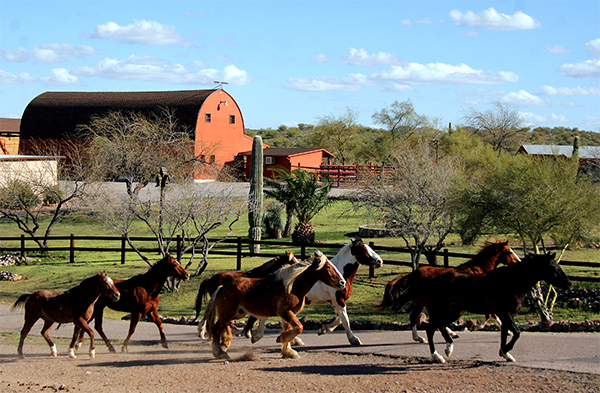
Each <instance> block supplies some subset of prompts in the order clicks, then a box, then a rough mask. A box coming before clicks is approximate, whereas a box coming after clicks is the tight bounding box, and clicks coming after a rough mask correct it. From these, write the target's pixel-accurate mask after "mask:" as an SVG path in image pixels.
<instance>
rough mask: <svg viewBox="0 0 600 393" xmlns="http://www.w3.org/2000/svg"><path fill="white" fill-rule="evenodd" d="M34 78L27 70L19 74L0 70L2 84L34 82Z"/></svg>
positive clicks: (0, 82)
mask: <svg viewBox="0 0 600 393" xmlns="http://www.w3.org/2000/svg"><path fill="white" fill-rule="evenodd" d="M33 81H34V79H33V78H32V77H31V75H29V73H27V72H21V73H19V74H18V75H16V74H12V73H10V72H6V71H3V70H0V84H18V83H27V82H33Z"/></svg>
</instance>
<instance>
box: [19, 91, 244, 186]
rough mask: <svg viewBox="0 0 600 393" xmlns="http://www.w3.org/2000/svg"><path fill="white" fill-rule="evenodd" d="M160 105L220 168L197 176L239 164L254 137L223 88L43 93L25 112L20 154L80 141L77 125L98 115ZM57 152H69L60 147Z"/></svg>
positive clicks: (205, 176) (210, 175)
mask: <svg viewBox="0 0 600 393" xmlns="http://www.w3.org/2000/svg"><path fill="white" fill-rule="evenodd" d="M161 107H167V108H170V109H173V110H175V116H176V117H177V120H178V122H179V124H180V125H182V126H184V127H186V128H188V129H189V130H190V140H191V141H193V149H194V155H195V156H196V157H198V159H200V160H201V161H204V162H205V163H207V164H209V165H207V166H209V167H211V168H214V169H216V170H213V171H202V172H198V173H197V174H196V176H197V178H200V179H216V178H217V177H218V175H219V171H220V170H221V169H222V168H223V167H226V166H228V165H233V164H234V160H235V158H236V156H237V155H238V153H239V152H242V151H247V150H250V149H252V138H251V137H249V136H248V135H246V134H245V133H244V119H243V116H242V112H241V110H240V108H239V106H238V104H237V103H236V102H235V100H234V99H233V97H232V96H231V95H230V94H228V93H227V92H226V91H225V90H223V89H209V90H183V91H156V92H46V93H43V94H40V95H39V96H37V97H35V98H34V99H33V100H32V101H31V102H30V103H29V105H27V107H26V108H25V111H24V112H23V117H22V119H21V125H20V144H19V153H20V154H35V153H36V151H37V148H38V147H40V146H61V144H64V143H65V141H67V140H70V141H72V140H77V134H76V132H75V130H76V128H77V126H78V125H83V124H89V122H90V120H91V118H92V116H94V115H103V114H105V113H108V112H110V111H114V110H123V111H136V112H140V113H145V114H148V113H151V112H155V111H156V110H157V109H158V108H161ZM190 148H192V146H190ZM54 154H60V155H67V156H68V153H67V152H66V151H62V150H60V149H59V150H58V151H55V152H54ZM67 158H68V157H67Z"/></svg>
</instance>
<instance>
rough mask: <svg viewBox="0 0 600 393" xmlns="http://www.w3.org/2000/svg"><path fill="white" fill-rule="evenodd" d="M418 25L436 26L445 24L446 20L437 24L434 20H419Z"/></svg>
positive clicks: (441, 20)
mask: <svg viewBox="0 0 600 393" xmlns="http://www.w3.org/2000/svg"><path fill="white" fill-rule="evenodd" d="M417 23H419V24H422V25H435V24H438V23H444V20H443V19H440V20H438V21H437V22H436V21H433V20H431V19H429V18H427V17H425V18H423V19H421V20H418V21H417Z"/></svg>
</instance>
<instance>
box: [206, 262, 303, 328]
mask: <svg viewBox="0 0 600 393" xmlns="http://www.w3.org/2000/svg"><path fill="white" fill-rule="evenodd" d="M297 262H298V260H297V259H296V258H295V257H294V253H292V252H286V253H285V254H283V255H280V256H277V257H275V258H273V259H271V260H270V261H267V262H265V263H263V264H262V265H260V266H258V267H255V268H254V269H252V270H249V271H247V272H237V271H225V272H220V273H217V274H215V275H213V276H211V277H208V278H206V279H204V280H203V281H202V283H200V287H199V288H198V295H196V319H198V316H199V315H200V311H201V310H202V303H203V302H204V301H205V299H206V298H207V297H208V296H209V295H212V294H213V293H214V292H215V291H216V290H217V288H218V287H220V286H221V285H223V284H225V283H228V282H230V281H231V280H233V279H234V278H236V277H242V276H244V277H249V278H261V277H266V276H267V275H269V274H271V273H275V272H276V271H277V270H279V269H281V268H282V267H284V266H288V265H293V264H295V263H297ZM198 337H200V338H202V339H205V338H206V318H203V319H202V320H201V321H200V322H199V323H198Z"/></svg>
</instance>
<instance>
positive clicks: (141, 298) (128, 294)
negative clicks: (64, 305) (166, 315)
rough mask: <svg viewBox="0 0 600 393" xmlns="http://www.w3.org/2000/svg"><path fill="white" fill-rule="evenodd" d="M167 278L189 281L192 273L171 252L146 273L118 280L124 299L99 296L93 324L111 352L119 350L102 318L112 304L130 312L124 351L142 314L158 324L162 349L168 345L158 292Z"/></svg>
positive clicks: (118, 309) (122, 349) (117, 283)
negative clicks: (158, 309)
mask: <svg viewBox="0 0 600 393" xmlns="http://www.w3.org/2000/svg"><path fill="white" fill-rule="evenodd" d="M168 277H174V278H176V279H180V280H188V279H189V278H190V275H189V274H188V272H187V271H186V270H185V269H184V268H183V266H181V264H180V263H179V262H177V260H176V259H175V258H173V257H172V256H170V255H169V254H167V255H166V256H165V257H164V258H162V259H161V260H160V261H158V262H156V263H155V264H154V265H153V266H152V267H151V268H150V269H148V271H147V272H146V273H143V274H138V275H137V276H133V277H131V278H130V279H128V280H115V285H116V287H117V288H118V289H119V291H120V292H121V299H120V300H119V301H118V302H110V301H109V299H107V298H105V297H100V299H98V301H97V302H96V305H95V307H94V314H93V316H92V318H94V319H95V320H96V322H95V324H94V327H95V328H96V330H97V331H98V333H99V334H100V336H101V337H102V339H103V340H104V343H105V344H106V346H107V347H108V350H109V351H110V352H116V351H115V348H114V347H113V346H112V344H111V343H110V341H109V340H108V337H106V334H104V330H103V329H102V318H103V314H104V308H105V307H109V308H111V309H113V310H116V311H123V312H129V313H131V321H130V323H129V332H128V334H127V337H126V338H125V341H123V345H122V347H121V351H122V352H127V345H128V344H129V339H130V338H131V336H132V335H133V333H134V332H135V328H136V326H137V324H138V322H139V321H140V319H141V318H142V316H143V315H146V316H147V317H148V318H149V319H150V320H151V321H152V322H154V323H155V324H156V327H157V328H158V332H159V334H160V342H161V344H162V346H163V348H168V345H167V338H166V337H165V331H164V329H163V324H162V322H161V320H160V317H159V316H158V311H157V308H158V303H159V300H160V299H159V297H158V295H159V294H160V291H161V290H162V288H163V286H164V285H165V281H166V280H167V278H168ZM82 340H83V332H82V333H81V336H80V338H79V342H80V343H81V341H82ZM79 345H81V344H79Z"/></svg>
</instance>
